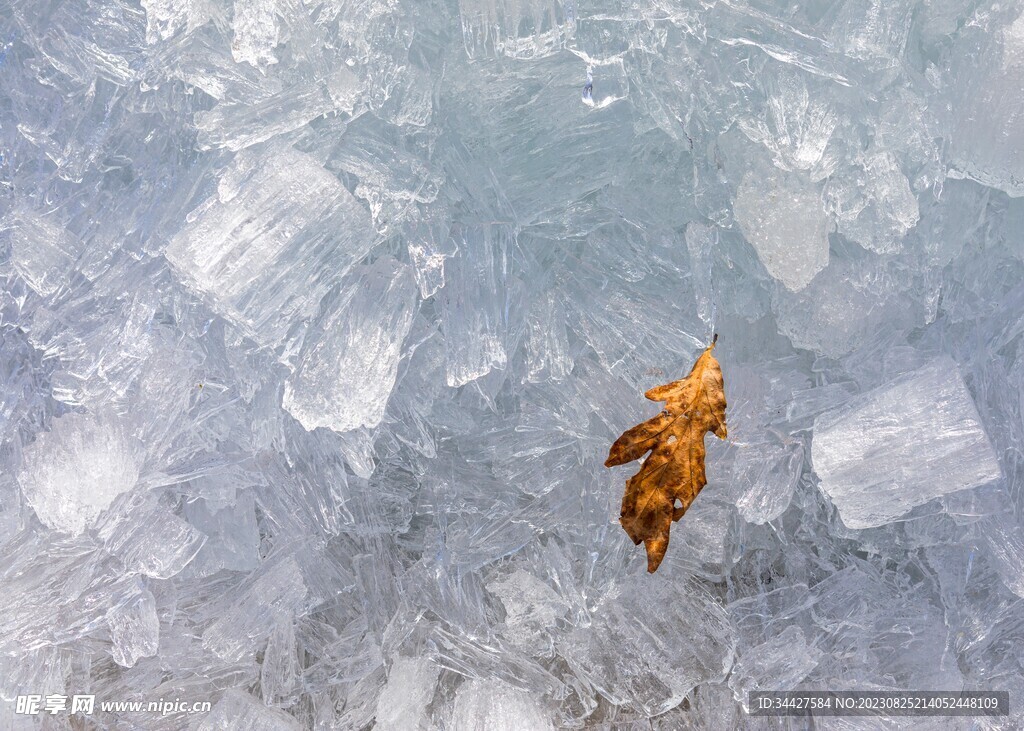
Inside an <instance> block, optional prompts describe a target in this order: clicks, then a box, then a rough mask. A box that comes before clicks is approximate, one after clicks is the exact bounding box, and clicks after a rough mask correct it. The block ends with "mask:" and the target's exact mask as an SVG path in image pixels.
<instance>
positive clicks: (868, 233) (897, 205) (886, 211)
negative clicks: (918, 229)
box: [825, 151, 919, 254]
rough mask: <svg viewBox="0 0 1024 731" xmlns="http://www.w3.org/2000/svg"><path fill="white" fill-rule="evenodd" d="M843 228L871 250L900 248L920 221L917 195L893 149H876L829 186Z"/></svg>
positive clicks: (832, 206) (827, 191) (831, 203)
mask: <svg viewBox="0 0 1024 731" xmlns="http://www.w3.org/2000/svg"><path fill="white" fill-rule="evenodd" d="M825 197H826V201H827V205H828V207H829V208H830V209H831V210H832V212H833V213H834V215H835V216H836V220H837V222H838V228H839V231H840V232H841V233H842V234H844V235H846V236H847V237H849V238H850V239H852V240H854V241H856V242H857V243H858V244H860V245H861V246H863V247H864V248H865V249H868V250H869V251H874V252H875V253H878V254H891V253H894V252H896V251H899V250H900V248H901V244H902V240H903V237H904V236H905V235H906V233H907V231H909V230H910V229H911V228H913V227H914V226H915V225H916V224H917V220H918V218H919V212H918V207H917V198H915V197H914V194H913V192H912V191H911V190H910V181H908V180H907V177H906V176H905V175H904V174H903V172H902V171H901V170H900V167H899V164H898V162H897V160H896V156H895V155H893V154H892V153H891V152H878V151H872V152H870V153H868V154H866V155H864V156H863V157H862V158H861V159H859V160H858V161H857V163H856V166H855V167H854V168H853V169H852V170H850V171H849V172H847V173H846V174H844V175H836V176H835V177H834V178H833V179H832V180H830V181H829V183H828V185H827V186H826V189H825Z"/></svg>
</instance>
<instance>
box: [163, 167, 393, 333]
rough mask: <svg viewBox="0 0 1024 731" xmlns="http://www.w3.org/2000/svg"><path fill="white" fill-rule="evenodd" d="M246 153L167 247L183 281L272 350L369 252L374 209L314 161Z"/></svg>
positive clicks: (222, 177)
mask: <svg viewBox="0 0 1024 731" xmlns="http://www.w3.org/2000/svg"><path fill="white" fill-rule="evenodd" d="M273 149H274V151H273V153H271V154H260V153H257V152H253V151H250V150H246V151H243V152H241V153H239V154H238V155H237V156H236V157H235V159H234V161H233V162H232V163H231V165H230V166H229V167H228V168H227V170H226V171H225V173H224V174H223V175H222V176H221V179H220V182H219V185H218V186H217V192H216V193H215V194H214V195H213V196H211V197H210V198H209V199H207V200H206V201H205V202H204V203H203V204H202V205H200V206H199V208H197V209H196V210H195V211H193V212H192V213H191V214H189V217H188V223H187V225H186V226H185V228H184V229H183V230H182V231H180V232H179V233H178V234H177V235H176V236H175V237H174V239H173V240H172V241H171V243H170V245H169V246H168V247H167V251H166V254H165V255H166V257H167V260H168V261H169V262H170V263H171V265H172V266H173V267H174V268H175V270H176V271H177V272H178V274H179V276H180V277H181V278H182V280H183V281H184V282H185V283H186V284H187V285H188V286H189V287H191V288H192V289H194V290H196V291H197V292H199V293H201V294H202V295H204V296H205V297H206V298H207V299H208V300H209V301H210V304H211V306H212V307H213V308H214V309H215V310H217V311H218V312H219V313H220V314H222V315H223V316H224V317H226V318H227V319H228V320H230V321H232V322H233V323H235V324H236V325H238V326H239V327H241V328H242V329H243V331H244V332H245V333H246V334H248V335H250V336H251V337H252V338H253V339H254V340H256V341H257V342H258V343H260V344H261V345H268V346H273V345H275V344H276V343H277V342H279V340H280V339H281V338H282V337H283V336H284V334H285V333H286V332H287V331H288V329H289V328H290V327H291V326H292V325H293V324H294V323H295V322H296V321H298V320H302V319H304V318H308V317H310V316H312V314H313V313H314V312H315V310H316V307H317V305H318V303H319V302H320V299H321V298H322V297H323V296H324V294H326V293H327V291H328V290H329V289H330V288H331V286H333V285H334V284H336V283H337V281H338V279H339V278H340V277H341V276H342V275H343V274H344V273H345V271H347V270H348V269H349V268H350V267H351V266H352V265H353V264H355V263H356V262H357V261H359V260H360V259H362V258H363V256H365V255H366V253H367V252H368V251H369V249H370V244H371V241H372V238H373V235H374V234H373V230H372V228H371V224H370V218H369V215H368V213H367V211H366V210H365V209H364V208H363V207H362V206H361V205H360V204H359V203H358V202H357V201H356V200H355V198H353V197H352V194H351V193H349V192H348V190H346V189H345V187H344V186H343V185H342V184H341V183H340V182H338V180H337V179H336V178H335V177H334V176H332V175H331V174H330V173H328V172H327V171H326V170H324V169H323V167H321V166H320V164H319V163H317V161H316V160H314V159H313V158H312V157H310V156H309V155H307V154H305V153H302V152H298V151H297V150H293V149H290V148H273Z"/></svg>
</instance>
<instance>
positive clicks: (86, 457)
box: [18, 414, 143, 535]
mask: <svg viewBox="0 0 1024 731" xmlns="http://www.w3.org/2000/svg"><path fill="white" fill-rule="evenodd" d="M142 459H143V452H142V445H141V444H140V443H139V442H138V440H137V439H135V438H134V437H133V436H131V435H130V434H128V433H127V432H126V430H125V429H124V428H123V427H122V425H121V424H120V422H119V420H118V419H117V417H116V416H114V415H112V414H100V415H93V414H66V415H65V416H62V417H61V418H59V419H56V420H55V421H54V423H53V427H52V428H51V429H50V431H48V432H44V433H42V434H40V435H38V436H37V437H36V440H35V441H34V442H33V443H32V444H31V445H29V446H28V447H27V448H26V449H25V454H24V458H23V460H22V464H21V469H20V470H19V472H18V482H19V483H20V484H21V489H22V492H23V493H24V495H25V499H26V500H27V501H28V503H29V505H31V506H32V508H33V509H34V510H35V511H36V515H37V516H39V520H41V521H42V522H43V523H44V524H45V525H47V526H49V527H50V528H54V529H55V530H59V531H63V532H65V533H71V534H73V535H77V534H79V533H82V532H83V531H85V529H86V528H88V527H89V526H91V525H92V523H93V522H94V521H95V520H96V518H97V517H98V516H99V514H100V513H101V512H103V511H104V510H106V509H107V507H109V506H110V504H111V503H112V502H113V501H114V498H116V497H117V496H118V495H120V494H121V493H123V492H125V491H126V490H130V489H131V488H132V487H134V486H135V483H136V482H137V481H138V479H139V469H140V467H141V465H142Z"/></svg>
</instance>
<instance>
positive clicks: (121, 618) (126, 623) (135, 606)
mask: <svg viewBox="0 0 1024 731" xmlns="http://www.w3.org/2000/svg"><path fill="white" fill-rule="evenodd" d="M106 619H107V626H108V627H109V628H110V639H111V640H112V641H113V643H114V644H113V647H112V649H111V654H112V655H113V656H114V662H116V663H117V664H118V665H122V666H123V667H126V668H130V667H132V666H133V665H134V664H135V663H136V661H138V659H139V658H141V657H152V656H153V655H155V654H156V649H157V646H158V645H159V644H160V622H159V620H158V619H157V616H156V601H155V600H154V599H153V595H152V594H151V593H150V592H149V590H148V589H147V590H143V591H142V592H140V593H139V594H137V595H135V596H133V597H131V598H130V599H129V600H128V601H127V602H125V603H123V604H117V605H116V606H113V607H111V608H110V610H109V611H107V616H106Z"/></svg>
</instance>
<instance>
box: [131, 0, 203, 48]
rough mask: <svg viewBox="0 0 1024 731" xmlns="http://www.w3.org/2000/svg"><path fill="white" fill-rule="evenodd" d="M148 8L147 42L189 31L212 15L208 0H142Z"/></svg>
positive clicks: (155, 41)
mask: <svg viewBox="0 0 1024 731" xmlns="http://www.w3.org/2000/svg"><path fill="white" fill-rule="evenodd" d="M142 7H143V8H145V10H146V42H147V43H157V42H159V41H162V40H167V39H168V38H170V37H172V36H174V35H177V34H178V33H179V32H180V31H181V30H185V31H186V32H189V31H191V30H193V29H195V28H197V27H199V26H200V25H202V24H203V23H205V22H206V21H207V20H209V18H210V16H211V8H210V5H209V3H207V1H206V0H142Z"/></svg>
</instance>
